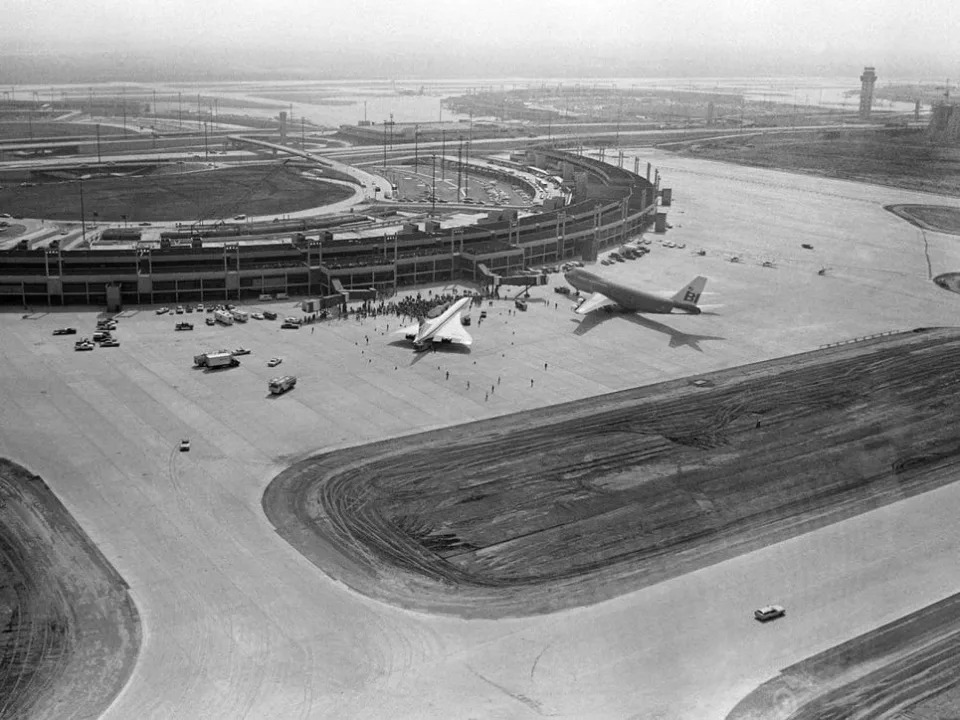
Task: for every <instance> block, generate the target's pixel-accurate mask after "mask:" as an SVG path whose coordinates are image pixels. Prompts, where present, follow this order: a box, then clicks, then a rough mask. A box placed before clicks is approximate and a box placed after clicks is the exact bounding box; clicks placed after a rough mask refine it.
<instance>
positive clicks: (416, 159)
mask: <svg viewBox="0 0 960 720" xmlns="http://www.w3.org/2000/svg"><path fill="white" fill-rule="evenodd" d="M419 167H420V126H419V125H414V126H413V171H414V172H417V170H418V169H419Z"/></svg>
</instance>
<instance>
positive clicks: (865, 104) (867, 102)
mask: <svg viewBox="0 0 960 720" xmlns="http://www.w3.org/2000/svg"><path fill="white" fill-rule="evenodd" d="M876 81H877V73H875V72H874V69H873V68H872V67H865V68H864V69H863V75H861V76H860V82H861V83H862V84H861V85H860V117H862V118H868V117H870V106H871V105H873V84H874V83H875V82H876Z"/></svg>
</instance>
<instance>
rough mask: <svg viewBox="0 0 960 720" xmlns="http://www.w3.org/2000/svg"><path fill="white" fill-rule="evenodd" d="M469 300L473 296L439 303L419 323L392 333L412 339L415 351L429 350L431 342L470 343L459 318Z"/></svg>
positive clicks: (470, 340) (470, 338) (471, 342)
mask: <svg viewBox="0 0 960 720" xmlns="http://www.w3.org/2000/svg"><path fill="white" fill-rule="evenodd" d="M471 300H473V298H469V297H465V298H461V299H460V300H457V301H456V302H455V303H453V304H448V305H447V306H442V305H441V306H440V307H438V308H435V309H434V310H432V311H431V313H428V314H427V316H426V317H424V318H421V319H420V322H419V323H417V324H414V325H408V326H407V327H404V328H400V329H399V330H397V331H396V332H395V333H394V334H395V335H403V336H404V337H405V338H406V339H407V340H412V341H413V349H414V350H416V351H417V352H423V351H424V350H429V349H430V347H431V346H432V345H433V343H459V344H461V345H471V344H473V338H472V337H470V333H468V332H467V331H466V330H464V329H463V323H462V321H461V319H460V314H461V313H462V312H463V309H464V308H465V307H466V306H467V305H469V304H470V301H471ZM431 314H432V315H433V317H431Z"/></svg>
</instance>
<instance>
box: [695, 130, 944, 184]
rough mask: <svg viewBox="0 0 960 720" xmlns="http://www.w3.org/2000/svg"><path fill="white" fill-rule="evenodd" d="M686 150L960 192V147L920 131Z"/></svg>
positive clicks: (745, 140)
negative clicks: (944, 144)
mask: <svg viewBox="0 0 960 720" xmlns="http://www.w3.org/2000/svg"><path fill="white" fill-rule="evenodd" d="M680 152H681V153H682V154H684V155H691V156H696V157H702V158H710V159H713V160H723V161H726V162H733V163H739V164H743V165H752V166H756V167H766V168H775V169H780V170H790V171H795V172H804V173H811V174H814V175H822V176H825V177H831V178H842V179H846V180H860V181H863V182H870V183H876V184H878V185H891V186H894V187H900V188H906V189H910V190H920V191H924V192H935V193H941V194H944V195H953V196H958V195H960V148H949V147H942V146H940V145H937V144H934V143H932V142H928V141H927V140H926V139H925V138H924V136H923V134H922V133H921V132H920V131H903V130H891V131H879V132H878V131H874V132H840V131H824V132H819V133H816V134H802V135H801V134H798V135H794V136H788V135H783V134H776V135H766V136H763V135H760V136H757V135H747V136H744V137H742V138H740V137H738V138H733V139H725V140H720V141H716V142H707V141H703V142H697V143H695V144H691V145H688V146H686V147H684V149H683V150H681V151H680Z"/></svg>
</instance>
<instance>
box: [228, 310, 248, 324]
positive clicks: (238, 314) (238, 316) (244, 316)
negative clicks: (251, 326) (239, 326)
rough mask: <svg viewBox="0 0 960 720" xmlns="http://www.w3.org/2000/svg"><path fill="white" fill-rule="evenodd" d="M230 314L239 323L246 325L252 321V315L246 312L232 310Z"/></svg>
mask: <svg viewBox="0 0 960 720" xmlns="http://www.w3.org/2000/svg"><path fill="white" fill-rule="evenodd" d="M230 314H231V315H232V316H233V319H234V320H236V321H237V322H239V323H245V322H246V321H247V320H249V319H250V313H248V312H247V311H246V310H231V311H230Z"/></svg>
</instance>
